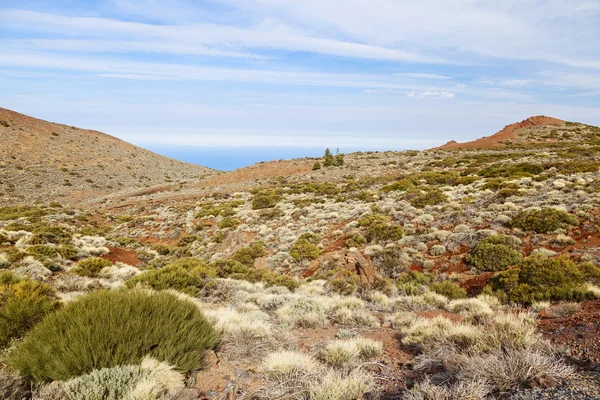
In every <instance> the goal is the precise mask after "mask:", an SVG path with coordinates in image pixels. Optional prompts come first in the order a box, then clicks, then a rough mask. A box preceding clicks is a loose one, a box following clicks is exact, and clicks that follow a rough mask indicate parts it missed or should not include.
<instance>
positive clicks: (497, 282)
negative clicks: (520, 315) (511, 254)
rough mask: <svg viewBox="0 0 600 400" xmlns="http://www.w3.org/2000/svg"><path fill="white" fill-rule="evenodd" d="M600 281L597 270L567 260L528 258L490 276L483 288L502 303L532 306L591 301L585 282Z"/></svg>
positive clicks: (565, 258)
mask: <svg viewBox="0 0 600 400" xmlns="http://www.w3.org/2000/svg"><path fill="white" fill-rule="evenodd" d="M598 281H600V268H598V267H596V266H594V265H593V264H590V263H583V264H579V265H578V264H575V263H574V262H573V261H571V260H569V258H567V257H558V258H547V257H543V256H540V255H537V256H531V257H527V258H526V259H524V260H523V261H521V262H520V263H519V264H518V265H517V266H516V267H515V268H512V269H509V270H507V271H504V272H501V273H499V274H498V275H496V276H495V277H493V278H492V279H491V280H490V282H489V284H488V286H486V288H485V292H486V293H493V294H495V295H496V296H498V297H499V298H500V299H502V300H504V301H510V302H513V303H521V304H531V303H533V302H536V301H546V300H551V301H582V300H585V299H590V298H593V297H594V296H593V295H592V293H589V292H588V290H587V288H586V283H587V282H591V283H597V282H598Z"/></svg>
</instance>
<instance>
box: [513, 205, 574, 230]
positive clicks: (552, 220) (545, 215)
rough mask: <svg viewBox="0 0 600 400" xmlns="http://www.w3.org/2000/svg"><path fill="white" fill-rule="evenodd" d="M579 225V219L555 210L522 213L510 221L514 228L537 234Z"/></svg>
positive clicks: (547, 209) (545, 209)
mask: <svg viewBox="0 0 600 400" xmlns="http://www.w3.org/2000/svg"><path fill="white" fill-rule="evenodd" d="M578 224H579V221H578V220H577V217H575V216H574V215H571V214H569V213H566V212H564V211H559V210H555V209H554V208H542V209H541V210H529V211H520V212H518V213H517V214H515V215H514V216H513V217H512V219H511V221H510V226H511V227H512V228H519V229H521V230H523V231H534V232H537V233H549V232H554V231H555V230H557V229H561V228H563V229H564V228H568V227H569V226H572V225H578Z"/></svg>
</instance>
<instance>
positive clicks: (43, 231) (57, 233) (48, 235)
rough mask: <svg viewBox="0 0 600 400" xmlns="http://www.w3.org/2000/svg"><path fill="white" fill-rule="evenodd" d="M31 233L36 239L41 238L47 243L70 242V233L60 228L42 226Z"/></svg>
mask: <svg viewBox="0 0 600 400" xmlns="http://www.w3.org/2000/svg"><path fill="white" fill-rule="evenodd" d="M33 233H34V234H35V235H37V236H38V237H40V238H42V239H43V240H44V241H45V242H48V243H54V244H59V243H61V242H62V243H67V242H69V241H70V240H71V236H72V235H71V233H70V232H68V231H66V230H65V229H64V228H61V227H60V226H49V225H44V226H40V227H39V228H36V229H34V230H33Z"/></svg>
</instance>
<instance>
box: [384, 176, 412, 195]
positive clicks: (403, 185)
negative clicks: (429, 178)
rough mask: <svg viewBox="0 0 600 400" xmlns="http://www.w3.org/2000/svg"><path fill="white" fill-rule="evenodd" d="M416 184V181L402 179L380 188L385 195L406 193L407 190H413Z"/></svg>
mask: <svg viewBox="0 0 600 400" xmlns="http://www.w3.org/2000/svg"><path fill="white" fill-rule="evenodd" d="M418 184H419V182H418V181H415V180H412V179H406V178H404V179H400V180H398V181H396V182H394V183H390V184H389V185H386V186H384V187H382V188H381V191H382V192H386V193H389V192H399V191H401V192H406V191H407V190H410V189H414V188H415V186H417V185H418Z"/></svg>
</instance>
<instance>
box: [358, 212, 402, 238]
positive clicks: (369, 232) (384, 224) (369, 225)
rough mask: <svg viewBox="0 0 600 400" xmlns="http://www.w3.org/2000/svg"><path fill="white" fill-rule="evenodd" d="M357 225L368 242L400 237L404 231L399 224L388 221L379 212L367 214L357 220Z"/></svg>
mask: <svg viewBox="0 0 600 400" xmlns="http://www.w3.org/2000/svg"><path fill="white" fill-rule="evenodd" d="M358 226H360V227H361V228H362V229H363V233H364V236H365V238H366V239H367V241H369V242H387V241H395V240H399V239H401V238H402V236H403V235H404V231H403V229H402V227H401V226H400V225H394V224H391V223H389V222H388V219H387V218H386V217H385V216H383V215H381V214H369V215H366V216H364V217H362V218H361V219H359V220H358Z"/></svg>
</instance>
